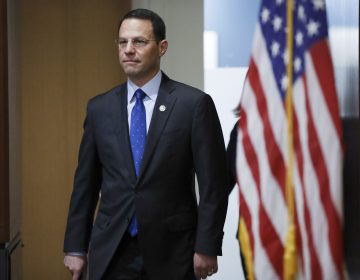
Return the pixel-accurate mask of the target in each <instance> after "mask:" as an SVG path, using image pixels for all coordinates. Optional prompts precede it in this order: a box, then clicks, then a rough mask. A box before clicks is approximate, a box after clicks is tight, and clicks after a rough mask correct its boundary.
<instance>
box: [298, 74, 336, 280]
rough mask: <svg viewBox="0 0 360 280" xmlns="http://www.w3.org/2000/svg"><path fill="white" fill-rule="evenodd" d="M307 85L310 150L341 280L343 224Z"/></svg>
mask: <svg viewBox="0 0 360 280" xmlns="http://www.w3.org/2000/svg"><path fill="white" fill-rule="evenodd" d="M304 84H305V96H306V98H305V100H306V111H307V115H308V135H309V139H308V146H309V150H310V156H311V160H312V163H313V166H314V169H315V172H316V175H317V180H318V184H319V188H320V197H321V202H322V204H323V208H324V210H325V213H326V217H327V221H328V238H329V242H328V243H329V246H330V252H331V256H332V259H333V262H334V265H335V267H336V269H337V271H338V274H339V276H340V278H341V279H343V273H342V260H343V256H342V246H341V242H339V241H340V240H341V238H342V237H341V222H340V217H339V216H338V214H337V211H336V209H335V206H334V204H333V201H332V199H331V195H330V183H329V175H328V172H327V170H326V164H325V159H324V156H323V153H322V150H321V146H320V142H319V138H318V136H317V132H316V129H315V125H314V119H313V112H312V111H311V108H310V104H309V92H308V85H307V82H306V79H304Z"/></svg>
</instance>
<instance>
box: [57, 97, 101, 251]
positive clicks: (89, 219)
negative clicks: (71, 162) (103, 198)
mask: <svg viewBox="0 0 360 280" xmlns="http://www.w3.org/2000/svg"><path fill="white" fill-rule="evenodd" d="M100 185H101V164H100V160H99V157H98V153H97V148H96V143H95V138H94V131H93V125H92V114H91V110H90V102H89V104H88V109H87V115H86V118H85V121H84V132H83V136H82V140H81V144H80V150H79V156H78V165H77V168H76V172H75V178H74V185H73V191H72V195H71V200H70V207H69V213H68V219H67V226H66V232H65V240H64V252H87V251H88V246H89V240H90V234H91V229H92V224H93V217H94V212H95V209H96V205H97V201H98V199H99V190H100Z"/></svg>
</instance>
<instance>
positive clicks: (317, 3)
mask: <svg viewBox="0 0 360 280" xmlns="http://www.w3.org/2000/svg"><path fill="white" fill-rule="evenodd" d="M312 2H313V5H314V9H315V11H318V10H325V1H324V0H313V1H312Z"/></svg>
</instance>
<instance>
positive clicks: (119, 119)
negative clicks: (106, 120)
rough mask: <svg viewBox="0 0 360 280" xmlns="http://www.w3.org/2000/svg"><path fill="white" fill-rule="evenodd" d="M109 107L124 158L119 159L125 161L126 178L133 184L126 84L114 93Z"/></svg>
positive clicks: (134, 175) (134, 177)
mask: <svg viewBox="0 0 360 280" xmlns="http://www.w3.org/2000/svg"><path fill="white" fill-rule="evenodd" d="M110 106H112V107H113V110H112V116H113V123H114V126H115V127H116V132H117V139H118V145H119V149H120V151H121V154H122V155H124V158H121V160H125V161H126V164H125V166H126V167H127V169H128V174H129V176H128V177H129V178H131V181H132V182H133V183H135V181H136V173H135V167H134V161H133V158H132V153H131V146H130V137H129V123H128V113H127V87H126V83H125V84H124V85H123V86H121V88H120V90H119V91H118V92H117V93H116V101H115V102H114V103H113V104H111V105H110Z"/></svg>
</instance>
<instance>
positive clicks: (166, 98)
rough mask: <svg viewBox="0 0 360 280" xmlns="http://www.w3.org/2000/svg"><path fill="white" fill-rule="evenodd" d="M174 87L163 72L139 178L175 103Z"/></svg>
mask: <svg viewBox="0 0 360 280" xmlns="http://www.w3.org/2000/svg"><path fill="white" fill-rule="evenodd" d="M174 89H175V85H174V84H173V83H172V81H171V80H170V79H169V78H168V77H167V76H166V75H165V74H164V73H163V78H162V81H161V85H160V89H159V94H158V97H157V99H156V102H155V106H154V111H153V115H152V117H151V122H150V127H149V131H148V135H147V140H146V146H145V151H144V155H143V159H142V162H141V167H140V173H139V178H141V176H142V175H143V173H144V172H145V170H146V167H147V165H148V164H149V161H150V159H151V156H152V154H153V152H154V149H155V147H156V145H157V143H158V140H159V137H160V136H161V134H162V131H163V129H164V127H165V125H166V122H167V120H168V118H169V116H170V114H171V111H172V109H173V106H174V104H175V101H176V96H175V94H172V92H173V91H174Z"/></svg>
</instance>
